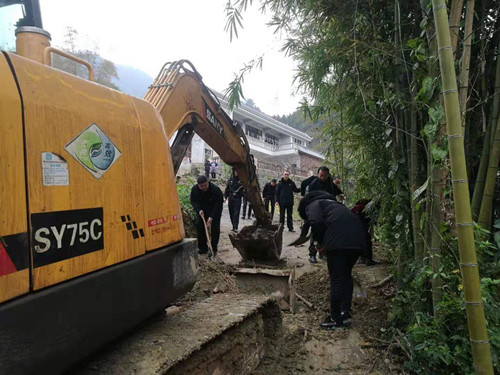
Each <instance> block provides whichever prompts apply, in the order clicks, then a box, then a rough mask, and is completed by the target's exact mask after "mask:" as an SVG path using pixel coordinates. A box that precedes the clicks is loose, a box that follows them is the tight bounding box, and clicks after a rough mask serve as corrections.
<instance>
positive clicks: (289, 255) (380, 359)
mask: <svg viewBox="0 0 500 375" xmlns="http://www.w3.org/2000/svg"><path fill="white" fill-rule="evenodd" d="M275 216H276V215H275ZM275 219H276V218H275ZM275 221H276V220H275ZM251 223H252V220H240V229H241V228H242V227H243V226H244V225H250V224H251ZM299 225H300V222H298V221H296V222H295V229H296V230H297V232H295V233H291V232H288V230H285V231H284V233H283V244H284V245H283V252H282V257H283V260H284V261H283V262H282V264H281V265H280V266H279V268H295V270H296V277H297V279H296V292H297V293H298V294H300V295H301V296H302V297H304V298H305V299H306V300H307V301H309V302H310V303H311V304H312V308H311V307H308V306H307V305H306V304H305V303H303V302H301V301H298V302H297V304H296V307H297V308H296V311H295V313H293V314H292V313H290V312H286V311H284V312H282V319H283V325H282V328H283V337H282V339H281V340H279V341H280V342H276V346H277V347H278V348H279V358H278V359H269V358H267V359H266V358H264V360H263V361H262V363H261V365H260V366H259V368H258V369H257V370H256V371H255V372H254V374H255V375H263V374H271V373H272V374H331V373H335V374H399V373H402V371H400V368H401V365H400V358H398V357H397V356H395V355H394V354H393V353H392V352H391V351H390V347H389V346H388V343H387V342H386V340H384V338H383V336H382V333H381V332H382V331H381V329H382V330H383V329H384V327H385V326H386V320H387V314H388V310H389V308H390V304H391V298H392V296H393V295H394V292H395V286H394V284H392V282H389V283H386V284H385V285H384V286H383V287H377V288H373V287H372V286H373V285H374V284H377V283H378V282H380V281H382V280H384V279H385V278H386V277H387V276H389V275H390V269H389V265H388V264H387V263H384V251H383V249H381V248H380V247H378V246H375V251H374V252H375V258H376V259H378V260H380V261H381V264H379V265H376V266H371V267H367V266H365V265H362V264H357V265H356V266H355V267H354V270H353V274H354V277H355V279H356V281H357V284H358V285H357V287H356V288H355V298H354V300H353V324H352V326H351V327H350V328H349V329H346V330H342V331H324V330H321V329H320V328H319V323H320V322H321V321H322V320H323V319H324V318H325V317H326V316H327V315H328V312H329V284H328V272H327V267H326V262H325V261H322V260H319V263H318V264H311V263H309V261H308V250H307V246H308V244H305V245H302V246H300V247H290V246H287V244H288V243H290V242H292V241H293V240H294V239H295V238H297V236H298V230H299ZM230 229H231V225H230V221H229V215H228V210H227V205H225V206H224V211H223V218H222V225H221V238H220V242H219V253H218V254H219V257H220V259H221V260H222V261H223V262H224V264H218V263H216V262H213V261H209V260H207V259H206V258H202V259H201V260H200V277H199V280H198V282H197V283H196V285H195V287H194V288H193V290H192V291H191V292H190V293H188V294H187V295H186V296H185V297H184V298H183V299H182V300H181V301H179V304H180V305H182V304H186V303H188V304H189V302H192V301H200V300H202V299H204V298H207V297H209V296H212V295H214V293H225V294H238V293H239V290H238V287H237V285H236V283H235V280H234V278H233V277H231V276H230V273H229V272H230V271H231V270H233V269H234V268H235V267H238V266H242V263H241V261H242V258H241V257H240V255H239V253H238V252H237V251H236V250H235V249H234V248H233V247H232V245H231V243H230V240H229V237H228V233H229V231H230ZM245 266H248V264H245Z"/></svg>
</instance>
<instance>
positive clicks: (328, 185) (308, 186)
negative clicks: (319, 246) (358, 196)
mask: <svg viewBox="0 0 500 375" xmlns="http://www.w3.org/2000/svg"><path fill="white" fill-rule="evenodd" d="M335 187H336V186H335V185H334V183H333V178H332V176H331V175H330V170H329V169H328V167H326V166H324V165H322V166H321V167H319V168H318V174H317V175H316V176H311V177H309V178H306V179H305V180H304V181H302V183H301V184H300V194H301V195H302V196H304V195H306V191H309V192H311V191H317V190H322V191H325V192H327V193H328V194H330V195H332V196H333V199H334V200H336V199H335V195H336V194H335V192H336V190H335ZM337 189H338V188H337ZM340 193H342V192H340ZM306 226H307V224H304V227H306ZM304 227H302V229H303V230H305V229H304ZM307 228H308V226H307ZM316 253H317V250H316V246H314V241H313V239H312V238H311V240H310V241H309V262H311V263H318V260H317V259H316ZM321 254H322V253H320V258H321Z"/></svg>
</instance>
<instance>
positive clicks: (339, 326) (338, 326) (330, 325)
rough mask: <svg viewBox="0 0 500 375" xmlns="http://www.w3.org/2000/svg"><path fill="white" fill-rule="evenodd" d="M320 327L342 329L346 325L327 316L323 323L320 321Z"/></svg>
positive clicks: (331, 329)
mask: <svg viewBox="0 0 500 375" xmlns="http://www.w3.org/2000/svg"><path fill="white" fill-rule="evenodd" d="M319 326H320V328H322V329H327V330H329V331H333V330H335V329H344V328H346V326H345V325H344V323H342V322H335V321H333V320H332V318H331V317H330V316H328V317H327V318H326V319H325V321H324V322H323V323H321V324H320V325H319Z"/></svg>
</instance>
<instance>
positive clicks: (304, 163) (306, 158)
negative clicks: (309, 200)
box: [299, 152, 325, 175]
mask: <svg viewBox="0 0 500 375" xmlns="http://www.w3.org/2000/svg"><path fill="white" fill-rule="evenodd" d="M299 155H300V169H301V170H302V171H303V172H308V173H309V174H311V175H313V174H316V172H317V170H318V168H319V167H320V166H322V165H323V164H324V162H325V160H324V159H322V158H318V157H316V156H312V155H309V154H306V153H303V152H299Z"/></svg>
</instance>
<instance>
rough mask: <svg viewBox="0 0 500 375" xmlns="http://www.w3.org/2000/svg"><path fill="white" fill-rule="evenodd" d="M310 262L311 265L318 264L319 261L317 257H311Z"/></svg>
mask: <svg viewBox="0 0 500 375" xmlns="http://www.w3.org/2000/svg"><path fill="white" fill-rule="evenodd" d="M309 262H311V263H318V261H317V259H316V255H311V256H310V257H309Z"/></svg>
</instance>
